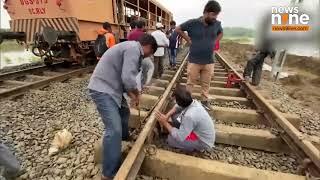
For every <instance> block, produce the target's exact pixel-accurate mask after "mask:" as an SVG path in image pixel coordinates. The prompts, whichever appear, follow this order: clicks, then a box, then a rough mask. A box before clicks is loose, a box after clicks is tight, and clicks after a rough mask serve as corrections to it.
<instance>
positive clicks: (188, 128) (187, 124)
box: [170, 116, 195, 142]
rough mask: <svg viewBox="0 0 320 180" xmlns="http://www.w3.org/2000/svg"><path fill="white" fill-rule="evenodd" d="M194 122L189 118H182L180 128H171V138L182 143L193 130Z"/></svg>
mask: <svg viewBox="0 0 320 180" xmlns="http://www.w3.org/2000/svg"><path fill="white" fill-rule="evenodd" d="M194 124H195V122H194V121H193V120H192V119H191V118H190V117H187V116H185V117H183V120H182V123H181V125H180V128H179V129H177V128H173V129H172V131H171V133H170V134H171V136H172V137H173V138H174V139H176V140H177V141H179V142H183V141H185V140H186V138H187V137H188V136H189V135H190V133H191V132H192V131H193V129H194Z"/></svg>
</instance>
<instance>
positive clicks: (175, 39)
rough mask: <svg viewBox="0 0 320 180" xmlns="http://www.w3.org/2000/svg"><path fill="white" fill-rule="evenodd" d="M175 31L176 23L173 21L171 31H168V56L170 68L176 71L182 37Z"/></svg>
mask: <svg viewBox="0 0 320 180" xmlns="http://www.w3.org/2000/svg"><path fill="white" fill-rule="evenodd" d="M175 29H176V22H175V21H171V22H170V29H169V30H168V31H167V37H168V38H169V48H168V54H169V62H170V66H171V68H174V69H175V68H176V59H177V53H178V48H179V40H180V36H179V34H178V33H177V31H176V30H175Z"/></svg>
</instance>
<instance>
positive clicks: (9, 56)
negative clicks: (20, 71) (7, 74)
mask: <svg viewBox="0 0 320 180" xmlns="http://www.w3.org/2000/svg"><path fill="white" fill-rule="evenodd" d="M40 60H41V59H40V58H39V57H36V56H34V55H33V54H32V52H30V51H27V50H17V51H0V69H2V68H4V67H7V66H17V65H21V64H26V63H32V62H37V61H40Z"/></svg>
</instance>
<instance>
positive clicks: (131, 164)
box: [114, 54, 188, 180]
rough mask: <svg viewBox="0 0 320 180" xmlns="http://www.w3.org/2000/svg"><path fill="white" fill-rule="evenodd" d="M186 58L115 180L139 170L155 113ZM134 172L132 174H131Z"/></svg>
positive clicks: (168, 93)
mask: <svg viewBox="0 0 320 180" xmlns="http://www.w3.org/2000/svg"><path fill="white" fill-rule="evenodd" d="M187 57H188V54H187V55H186V57H185V58H184V60H183V62H182V63H181V66H180V67H179V69H178V71H177V73H176V74H175V75H174V77H173V79H172V80H171V82H170V84H169V85H168V87H167V88H166V90H165V92H164V93H163V95H162V97H161V100H160V101H159V103H158V104H157V105H156V107H155V109H154V111H153V112H152V113H151V114H150V117H149V118H148V120H147V122H146V124H145V126H144V128H143V129H142V131H141V133H140V134H139V136H138V139H137V140H136V142H135V143H134V145H133V146H132V148H131V150H130V152H129V154H128V155H127V157H126V159H125V160H124V162H123V163H122V165H121V167H120V169H119V170H118V173H117V174H116V176H115V178H114V179H116V180H124V179H127V178H130V179H133V178H134V177H132V176H136V172H137V170H139V169H140V166H141V164H142V162H143V159H144V157H145V155H146V154H145V152H144V151H143V148H144V146H145V144H146V140H147V139H148V137H149V136H150V135H151V133H152V131H153V128H154V127H155V125H156V122H157V120H156V117H155V114H156V111H158V110H160V109H161V108H162V106H163V104H165V103H166V101H167V98H168V97H169V95H170V93H171V90H172V88H173V87H174V85H175V84H176V81H177V80H178V78H179V77H180V75H181V73H182V72H183V70H184V67H185V65H186V63H187ZM133 171H134V172H133Z"/></svg>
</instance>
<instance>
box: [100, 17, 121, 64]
mask: <svg viewBox="0 0 320 180" xmlns="http://www.w3.org/2000/svg"><path fill="white" fill-rule="evenodd" d="M102 43H105V44H102ZM115 44H116V38H115V37H114V35H113V33H112V28H111V24H110V23H108V22H105V23H103V25H102V28H101V29H99V30H98V38H97V40H96V44H95V46H96V49H98V50H96V56H97V59H98V60H99V59H100V58H101V56H102V55H103V53H104V52H105V51H106V50H108V49H109V48H111V47H113V46H114V45H115ZM104 45H105V46H104ZM97 46H99V48H98V47H97Z"/></svg>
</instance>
